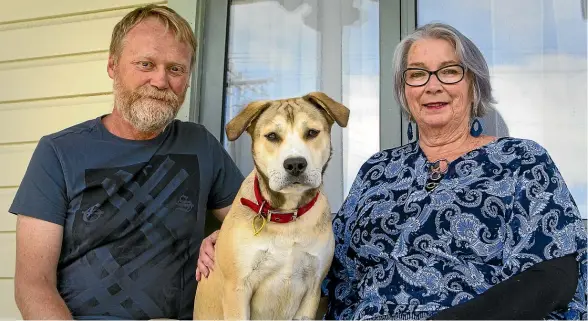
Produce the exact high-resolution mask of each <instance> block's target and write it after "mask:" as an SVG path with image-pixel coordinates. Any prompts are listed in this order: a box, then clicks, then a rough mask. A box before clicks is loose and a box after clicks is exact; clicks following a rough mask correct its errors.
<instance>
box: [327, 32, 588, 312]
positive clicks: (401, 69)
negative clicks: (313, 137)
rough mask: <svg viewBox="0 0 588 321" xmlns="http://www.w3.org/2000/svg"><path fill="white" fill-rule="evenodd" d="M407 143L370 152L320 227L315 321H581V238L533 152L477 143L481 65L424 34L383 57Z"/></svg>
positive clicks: (536, 148) (501, 141)
mask: <svg viewBox="0 0 588 321" xmlns="http://www.w3.org/2000/svg"><path fill="white" fill-rule="evenodd" d="M394 59H395V61H394V63H395V67H396V68H395V70H396V71H395V73H396V74H395V89H396V90H395V93H396V96H397V99H398V101H399V103H400V104H401V105H402V107H403V109H404V111H405V112H406V113H407V114H408V117H409V119H410V120H411V126H409V136H411V129H412V122H415V123H416V126H417V132H418V140H417V141H415V142H412V143H410V144H408V145H405V146H402V147H399V148H394V149H390V150H385V151H382V152H380V153H377V154H375V155H374V156H372V157H371V158H370V159H369V160H368V161H367V162H366V163H365V164H364V165H363V166H362V167H361V169H360V171H359V174H358V176H357V178H356V180H355V182H354V184H353V186H352V188H351V191H350V193H349V195H348V197H347V199H346V200H345V202H344V204H343V206H342V208H341V210H340V211H339V212H338V213H337V215H336V216H335V218H334V221H333V227H334V230H335V236H336V250H335V258H334V260H333V264H332V267H331V271H330V272H329V275H328V277H327V279H326V280H325V283H324V286H323V290H324V291H325V293H327V295H328V298H329V308H328V311H327V314H326V316H325V318H326V319H425V318H429V319H431V318H432V319H523V318H524V319H529V318H530V319H541V318H565V319H577V318H582V319H585V318H586V287H585V285H586V231H585V227H584V225H583V222H582V220H581V218H580V216H579V213H578V209H577V207H576V205H575V203H574V200H573V199H572V196H571V195H570V192H569V191H568V189H567V187H566V185H565V182H564V180H563V179H562V177H561V175H560V173H559V171H558V169H557V167H556V165H555V164H554V163H553V161H552V159H551V158H550V156H549V154H548V153H547V151H546V150H545V149H543V148H542V147H541V146H540V145H538V144H537V143H535V142H533V141H530V140H523V139H516V138H510V137H504V138H496V137H490V136H484V135H480V132H481V127H480V123H479V122H478V121H477V120H476V118H477V117H480V116H482V115H483V114H484V112H485V111H486V110H487V109H488V108H490V107H491V105H492V104H493V98H492V95H491V86H490V79H489V78H490V77H489V72H488V67H487V65H486V62H485V60H484V58H483V56H482V54H481V53H480V51H479V50H478V48H476V46H475V45H474V44H473V43H472V42H471V41H470V40H469V39H468V38H466V37H465V36H463V35H462V34H461V33H460V32H459V31H457V30H455V29H454V28H452V27H451V26H448V25H444V24H430V25H426V26H423V27H421V28H419V29H417V30H416V31H415V32H414V33H413V34H411V35H410V36H408V37H407V38H406V39H404V40H403V41H402V42H401V43H400V44H399V46H398V48H397V50H396V53H395V58H394Z"/></svg>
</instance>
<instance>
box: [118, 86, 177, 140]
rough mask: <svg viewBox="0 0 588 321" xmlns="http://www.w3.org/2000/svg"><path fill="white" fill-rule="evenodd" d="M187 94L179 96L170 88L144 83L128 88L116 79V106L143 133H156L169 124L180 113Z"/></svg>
mask: <svg viewBox="0 0 588 321" xmlns="http://www.w3.org/2000/svg"><path fill="white" fill-rule="evenodd" d="M184 97H185V94H182V95H181V96H180V97H178V96H177V95H176V94H175V93H174V92H173V91H171V90H169V89H165V90H160V89H157V88H155V87H153V86H150V85H143V86H141V87H139V88H137V89H135V90H127V89H126V88H124V86H123V85H122V84H121V82H120V80H119V79H117V78H116V77H115V79H114V106H115V108H117V109H118V110H119V111H120V112H121V114H122V116H123V118H124V119H125V120H126V121H128V122H129V123H130V124H131V125H132V126H133V127H135V129H136V130H138V131H139V132H142V133H156V132H159V131H162V130H163V129H164V128H165V127H166V126H167V125H169V124H170V123H171V122H172V121H173V120H174V119H175V118H176V115H177V114H178V111H179V109H180V107H181V105H182V103H183V101H184Z"/></svg>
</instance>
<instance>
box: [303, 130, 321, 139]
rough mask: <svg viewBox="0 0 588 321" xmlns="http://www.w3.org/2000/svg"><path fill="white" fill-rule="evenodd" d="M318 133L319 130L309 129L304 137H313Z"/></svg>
mask: <svg viewBox="0 0 588 321" xmlns="http://www.w3.org/2000/svg"><path fill="white" fill-rule="evenodd" d="M319 133H320V131H318V130H316V129H309V130H308V131H307V132H306V138H315V137H316V136H318V134H319Z"/></svg>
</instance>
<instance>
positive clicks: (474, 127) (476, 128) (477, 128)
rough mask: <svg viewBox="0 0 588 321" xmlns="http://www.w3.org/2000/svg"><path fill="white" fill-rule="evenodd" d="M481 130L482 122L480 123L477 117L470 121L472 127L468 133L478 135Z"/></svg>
mask: <svg viewBox="0 0 588 321" xmlns="http://www.w3.org/2000/svg"><path fill="white" fill-rule="evenodd" d="M482 130H483V128H482V124H481V123H480V121H479V120H478V118H475V119H474V121H473V122H472V127H471V128H470V134H471V135H472V136H474V137H478V136H480V134H482Z"/></svg>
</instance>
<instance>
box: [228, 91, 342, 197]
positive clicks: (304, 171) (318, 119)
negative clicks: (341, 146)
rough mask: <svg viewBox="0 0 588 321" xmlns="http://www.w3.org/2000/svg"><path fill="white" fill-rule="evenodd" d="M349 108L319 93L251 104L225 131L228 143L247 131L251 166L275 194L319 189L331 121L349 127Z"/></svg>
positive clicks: (329, 153)
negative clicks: (251, 156)
mask: <svg viewBox="0 0 588 321" xmlns="http://www.w3.org/2000/svg"><path fill="white" fill-rule="evenodd" d="M348 119H349V109H348V108H347V107H345V106H343V105H342V104H340V103H338V102H336V101H334V100H333V99H331V98H330V97H328V96H327V95H325V94H324V93H321V92H313V93H309V94H308V95H305V96H303V97H297V98H291V99H282V100H268V101H255V102H252V103H250V104H249V105H247V106H246V107H245V108H244V109H243V110H242V111H241V112H240V113H239V114H238V115H237V116H235V118H233V119H232V120H231V121H230V122H229V123H228V124H227V127H226V133H227V137H228V139H229V140H231V141H233V140H236V139H237V138H239V136H241V134H242V133H243V132H244V131H245V130H247V132H248V133H249V135H250V136H251V138H252V152H253V159H254V163H255V167H256V169H257V171H258V173H260V174H261V175H262V176H264V178H266V179H267V182H268V185H269V188H270V189H271V190H272V191H274V192H279V193H285V194H287V193H300V192H304V191H306V190H309V189H313V188H318V187H319V186H320V185H321V184H322V176H323V173H324V171H325V169H326V167H327V164H328V162H329V159H330V158H331V128H332V125H333V123H335V122H336V123H337V124H339V126H341V127H345V126H347V120H348Z"/></svg>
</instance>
